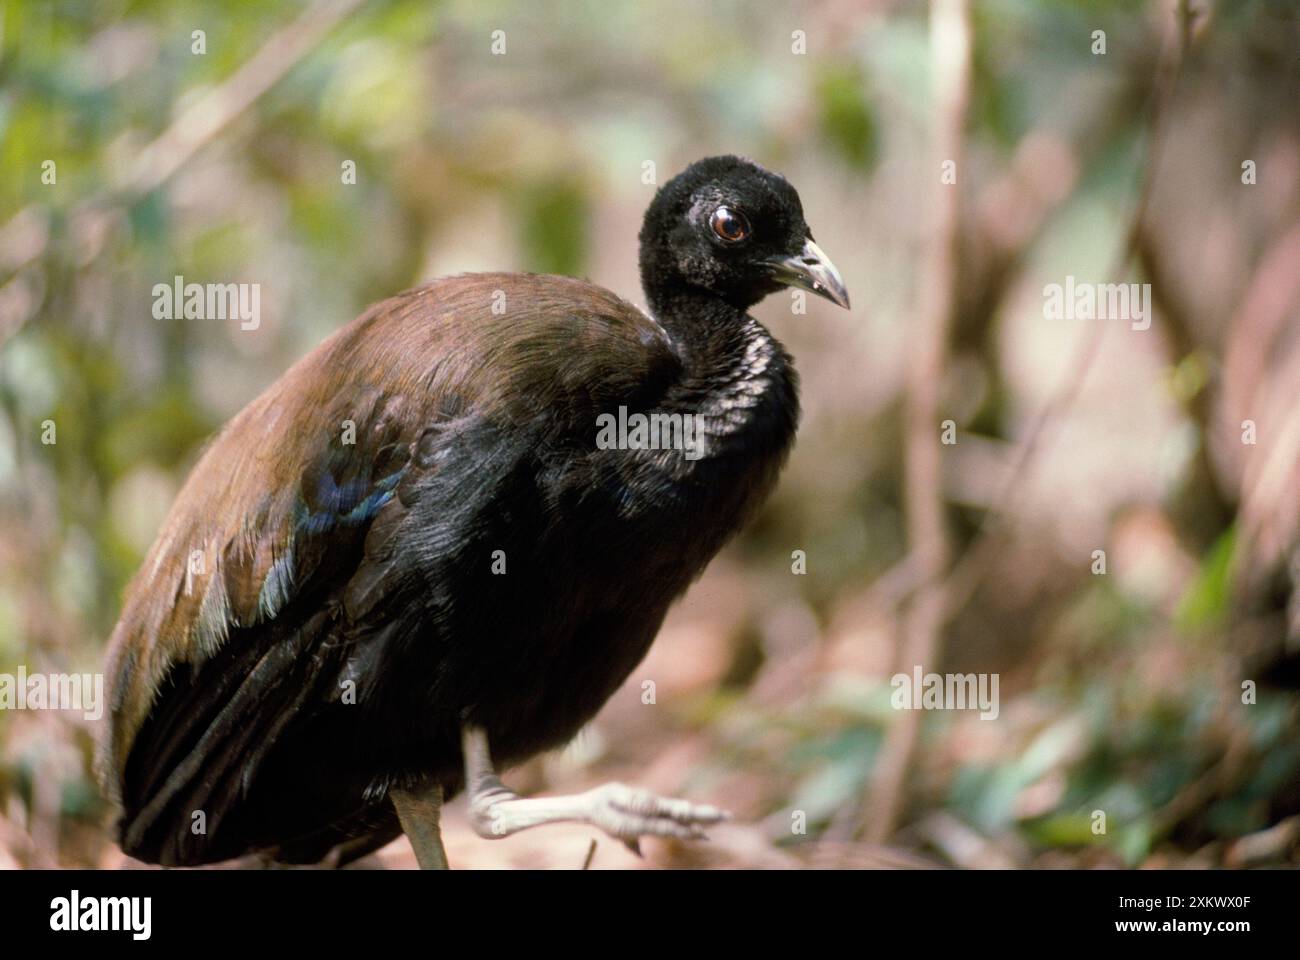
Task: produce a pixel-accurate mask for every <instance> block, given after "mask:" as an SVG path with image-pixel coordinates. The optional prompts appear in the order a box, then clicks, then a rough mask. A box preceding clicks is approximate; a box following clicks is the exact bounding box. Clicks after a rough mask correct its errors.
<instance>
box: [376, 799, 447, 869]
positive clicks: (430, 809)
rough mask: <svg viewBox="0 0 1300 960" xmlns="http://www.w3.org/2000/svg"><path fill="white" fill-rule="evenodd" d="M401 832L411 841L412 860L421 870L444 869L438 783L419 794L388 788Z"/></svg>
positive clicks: (444, 855)
mask: <svg viewBox="0 0 1300 960" xmlns="http://www.w3.org/2000/svg"><path fill="white" fill-rule="evenodd" d="M388 799H390V800H391V801H392V802H393V809H395V810H396V811H397V819H398V820H399V821H400V822H401V824H402V831H403V832H404V833H405V834H406V838H407V839H408V840H410V841H411V848H412V849H413V850H414V851H415V860H416V862H417V863H418V864H419V865H420V869H421V870H446V869H447V851H446V850H444V849H443V848H442V830H441V828H440V826H439V821H440V820H441V817H442V786H441V785H435V786H433V787H430V788H428V789H427V790H424V791H422V792H420V793H408V792H407V791H405V790H396V789H394V790H389V791H388Z"/></svg>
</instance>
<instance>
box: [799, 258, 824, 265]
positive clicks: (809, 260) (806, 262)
mask: <svg viewBox="0 0 1300 960" xmlns="http://www.w3.org/2000/svg"><path fill="white" fill-rule="evenodd" d="M803 263H804V266H805V267H815V266H817V264H819V263H821V261H820V260H818V259H817V258H816V257H804V258H803Z"/></svg>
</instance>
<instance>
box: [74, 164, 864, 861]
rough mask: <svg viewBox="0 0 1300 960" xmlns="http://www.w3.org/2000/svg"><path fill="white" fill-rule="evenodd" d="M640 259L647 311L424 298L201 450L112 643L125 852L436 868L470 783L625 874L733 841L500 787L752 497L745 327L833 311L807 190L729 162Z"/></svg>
mask: <svg viewBox="0 0 1300 960" xmlns="http://www.w3.org/2000/svg"><path fill="white" fill-rule="evenodd" d="M640 242H641V255H640V266H641V282H642V286H643V287H644V290H645V296H646V300H647V303H648V304H649V313H648V314H647V313H644V312H642V311H641V310H639V309H637V308H636V307H634V306H632V305H630V304H628V303H626V302H624V301H623V300H621V299H619V298H618V297H617V296H615V295H614V294H612V293H610V292H609V291H607V290H604V289H602V288H600V287H597V286H594V285H593V284H590V283H585V282H583V281H581V280H574V279H570V278H567V277H556V276H537V275H532V274H514V273H487V274H474V275H465V276H456V277H449V278H446V279H442V280H437V281H435V282H433V283H431V284H429V285H427V286H424V287H419V288H417V289H415V290H411V291H408V292H407V293H403V294H400V295H398V296H396V297H394V298H392V299H390V300H386V301H384V302H383V303H380V304H378V305H376V306H374V307H372V308H370V309H369V310H367V311H366V312H365V313H364V314H362V315H361V316H360V317H358V318H357V319H356V320H354V321H353V322H352V323H350V324H348V326H346V327H344V328H343V329H342V330H340V331H339V332H338V333H336V334H334V335H333V336H331V337H330V338H329V339H328V340H326V341H325V342H324V343H322V344H321V345H320V346H319V347H317V348H316V349H315V350H314V351H312V352H311V353H310V354H308V355H307V356H306V357H305V358H304V359H302V360H301V361H300V362H299V363H297V364H296V365H295V366H294V367H293V368H292V369H290V370H289V372H288V373H286V374H285V375H284V376H283V377H281V378H280V379H279V380H278V381H277V382H276V383H274V384H272V386H271V387H270V388H269V389H268V390H267V391H266V392H265V393H263V394H262V395H261V396H260V397H259V398H257V399H256V400H254V401H253V402H252V403H251V404H249V405H248V406H247V407H246V408H244V410H243V411H242V412H240V413H239V415H238V416H236V417H235V418H234V419H233V420H231V422H230V423H229V424H227V426H226V427H225V428H224V429H223V430H222V431H221V432H220V434H219V435H218V436H217V437H216V439H215V440H214V441H213V442H212V443H211V445H210V446H209V447H208V448H207V450H206V452H205V453H204V454H203V456H202V458H201V459H200V460H199V462H198V464H197V466H195V468H194V471H193V472H192V473H191V474H190V477H189V479H188V481H187V482H186V484H185V486H184V488H183V489H182V491H181V493H180V496H179V497H178V498H177V500H176V503H175V504H174V505H173V507H172V509H171V513H170V514H169V516H168V518H167V521H166V524H165V525H164V527H163V530H162V533H161V534H160V536H159V537H158V541H157V542H156V543H155V544H154V545H153V548H152V549H151V550H150V552H149V554H148V556H147V557H146V559H145V561H144V564H143V566H142V568H141V570H140V571H139V573H138V574H137V575H136V577H135V579H134V581H133V582H132V584H131V586H130V588H129V590H128V592H127V596H126V601H125V605H124V609H123V612H122V617H121V620H120V621H119V623H118V624H117V627H116V629H115V630H114V632H113V637H112V641H111V651H110V655H109V665H108V673H107V676H108V682H109V685H110V687H111V691H112V693H111V700H110V709H111V716H110V719H109V730H108V731H107V735H106V738H105V742H104V744H103V750H102V752H101V758H100V760H101V773H102V776H103V779H104V782H105V784H106V788H107V790H108V791H109V793H110V794H111V796H112V798H113V799H114V801H115V802H116V804H118V805H119V806H120V810H121V818H120V821H119V825H118V826H119V831H120V834H119V836H120V842H121V845H122V849H123V850H124V851H125V852H126V853H127V854H129V855H130V856H133V857H136V858H138V859H141V860H145V861H149V862H156V863H163V864H184V865H190V864H201V863H211V862H214V861H219V860H226V859H230V858H233V857H236V856H240V855H243V854H246V853H257V854H259V855H261V856H263V857H268V858H270V859H273V860H277V861H281V862H287V863H314V862H318V861H321V860H330V861H332V862H334V863H342V862H346V861H347V860H350V859H354V858H356V857H358V856H361V855H362V854H364V853H366V852H368V851H370V850H373V849H376V848H377V847H379V846H381V845H383V844H384V843H387V842H388V841H390V840H391V839H393V838H395V837H396V836H397V835H398V834H399V833H401V832H403V831H405V832H406V834H407V835H408V837H409V838H410V840H411V843H412V845H413V847H414V848H415V851H416V856H417V858H418V860H419V862H420V864H421V865H422V866H425V867H441V866H446V857H445V855H444V853H443V849H442V842H441V839H440V836H439V832H438V814H439V810H440V807H441V803H442V801H443V799H444V798H447V797H449V796H451V795H452V794H454V793H456V792H457V791H459V790H460V789H462V788H465V789H467V790H468V792H469V795H470V806H469V809H470V815H471V821H472V823H473V825H474V828H475V830H476V831H477V832H478V833H480V834H481V835H483V836H485V837H501V836H506V835H508V834H510V833H514V832H517V831H519V830H522V829H524V828H526V827H530V826H535V825H538V824H542V823H551V822H557V821H580V822H584V823H590V824H593V825H595V826H598V827H600V828H602V829H603V830H605V831H606V832H608V833H609V834H611V835H612V836H614V837H616V838H618V839H620V840H622V841H624V842H625V843H628V844H629V846H633V847H635V845H636V842H637V839H638V838H639V837H640V836H643V835H657V836H673V837H695V836H700V835H701V834H702V829H703V827H704V826H706V825H708V824H710V823H714V822H716V821H717V820H719V819H721V818H723V817H724V816H725V814H723V813H722V812H721V811H719V810H717V809H715V808H713V807H709V806H699V805H694V804H691V803H688V802H686V801H683V800H671V799H664V798H660V797H656V796H653V795H651V794H648V793H646V792H644V791H640V790H633V789H630V788H628V787H624V786H621V785H618V784H611V785H608V786H605V787H600V788H597V789H595V790H591V791H588V792H587V793H584V794H580V795H577V796H571V797H544V798H533V799H527V798H522V797H519V796H517V795H516V794H514V793H512V792H511V791H510V790H509V789H507V788H506V787H505V786H504V785H503V784H502V782H501V781H500V780H499V779H498V778H497V775H496V773H495V772H494V769H495V768H494V766H493V763H494V761H495V763H496V764H500V765H502V766H509V765H511V764H517V763H519V762H521V761H523V760H525V759H527V758H529V757H531V756H533V755H535V754H537V753H539V752H541V751H544V750H548V749H552V748H555V747H558V746H561V745H563V744H564V743H565V742H566V741H568V740H569V739H571V738H572V737H573V736H574V735H575V734H576V733H577V732H578V730H579V729H580V728H581V727H582V726H583V725H584V724H585V723H587V722H588V721H589V720H590V719H591V718H592V717H593V716H594V715H595V714H596V712H597V711H598V710H599V709H600V707H601V705H602V704H604V702H605V701H606V700H607V699H608V698H609V697H610V695H611V694H613V692H614V691H615V690H616V689H617V688H618V687H619V685H620V684H621V683H622V682H623V680H624V679H625V678H626V677H627V676H628V674H629V673H630V672H631V671H632V669H633V668H634V667H635V666H636V664H637V663H638V662H639V661H640V660H641V658H642V657H643V656H644V654H645V653H646V650H647V649H648V647H649V646H650V643H651V641H652V640H653V639H654V637H655V634H656V633H657V632H658V630H659V626H660V624H661V623H662V621H663V619H664V614H665V612H666V611H667V609H668V607H669V605H670V604H671V603H672V602H673V600H674V599H676V598H677V597H678V596H680V595H681V594H682V593H683V591H685V590H686V588H687V586H688V585H689V584H690V583H691V582H692V581H693V580H694V579H696V578H697V577H698V576H699V575H700V573H701V572H702V571H703V570H704V567H705V565H706V564H707V563H708V562H709V560H710V559H711V558H712V557H713V555H714V554H715V553H717V552H718V550H719V548H720V547H721V546H722V545H723V543H724V542H725V541H726V540H727V539H728V538H729V537H731V536H732V535H733V534H734V533H735V532H736V531H737V529H738V528H739V527H740V526H741V525H742V524H743V523H744V521H745V519H746V517H748V516H749V515H750V514H752V513H753V512H754V509H755V508H756V507H757V506H758V505H759V504H760V503H761V502H762V501H763V499H764V498H765V497H766V496H767V494H768V493H769V491H770V490H771V489H772V487H773V485H774V483H775V481H776V477H777V473H778V472H779V470H780V468H781V466H782V463H783V462H784V460H785V458H786V455H787V454H788V452H789V450H790V446H791V443H792V441H793V438H794V433H795V425H796V421H797V419H798V399H797V395H796V378H795V373H794V370H793V368H792V365H791V361H790V357H789V356H788V355H787V353H786V352H785V350H784V348H782V346H781V344H780V343H778V342H777V341H776V340H775V339H774V338H773V337H772V335H771V334H770V333H768V331H767V330H766V329H765V328H764V327H763V326H762V325H761V324H759V323H758V322H757V321H755V320H754V319H753V318H751V317H749V316H747V315H746V310H747V309H748V308H749V307H750V306H752V305H753V304H755V303H757V302H758V301H759V300H761V299H762V298H763V297H764V296H766V295H767V294H770V293H772V292H774V291H776V290H778V289H780V288H782V287H784V286H798V287H803V288H805V289H807V290H810V291H812V292H814V293H816V294H818V295H820V296H823V297H826V298H828V299H830V300H832V301H834V302H835V303H837V304H839V305H840V306H842V307H848V303H849V301H848V294H847V292H846V291H845V289H844V284H843V282H842V281H841V279H840V276H839V274H838V272H837V271H836V270H835V267H834V266H833V265H832V264H831V263H830V261H829V260H828V259H827V258H826V256H825V255H824V254H823V253H822V251H821V250H820V249H819V248H818V247H817V245H816V244H815V243H814V242H813V238H812V234H811V232H810V231H809V229H808V225H807V223H805V222H804V215H803V209H802V206H801V205H800V202H799V196H798V194H797V193H796V192H795V190H794V188H793V187H791V186H790V184H789V183H788V182H787V181H786V180H785V179H784V178H782V177H780V176H778V175H776V174H773V173H770V172H769V171H767V170H765V169H763V168H762V167H760V166H758V165H757V164H755V163H753V162H751V161H748V160H743V159H740V158H737V157H713V158H709V159H706V160H701V161H699V162H697V163H695V164H693V165H692V166H691V167H689V168H688V169H687V170H686V171H685V172H683V173H682V174H680V175H679V176H677V177H676V178H674V179H673V180H671V181H670V182H669V183H667V184H665V185H664V187H663V188H662V189H661V190H659V192H658V193H657V194H656V196H655V198H654V200H653V201H652V202H651V204H650V208H649V210H648V211H647V213H646V217H645V223H644V226H643V227H642V230H641V235H640ZM615 422H616V423H617V424H618V425H619V426H618V428H617V429H612V428H611V426H610V425H611V424H612V423H615ZM647 424H648V425H649V426H648V427H647ZM489 747H490V750H491V757H489Z"/></svg>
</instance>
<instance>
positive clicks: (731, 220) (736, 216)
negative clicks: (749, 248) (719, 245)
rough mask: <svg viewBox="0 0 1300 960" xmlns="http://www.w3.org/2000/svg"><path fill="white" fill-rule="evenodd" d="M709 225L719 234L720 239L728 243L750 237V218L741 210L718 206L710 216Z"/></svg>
mask: <svg viewBox="0 0 1300 960" xmlns="http://www.w3.org/2000/svg"><path fill="white" fill-rule="evenodd" d="M709 226H711V227H712V228H713V232H714V233H716V234H717V235H718V239H720V240H725V241H726V242H727V243H739V242H740V241H741V240H748V239H749V220H748V219H746V217H745V215H744V214H743V213H741V212H740V211H739V210H731V209H729V208H727V207H718V209H716V210H714V211H713V216H711V217H710V218H709Z"/></svg>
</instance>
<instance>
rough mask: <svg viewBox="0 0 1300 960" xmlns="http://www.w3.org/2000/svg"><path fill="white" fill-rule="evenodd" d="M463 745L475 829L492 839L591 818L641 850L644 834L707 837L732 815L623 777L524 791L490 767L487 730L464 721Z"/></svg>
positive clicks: (471, 817)
mask: <svg viewBox="0 0 1300 960" xmlns="http://www.w3.org/2000/svg"><path fill="white" fill-rule="evenodd" d="M461 747H462V749H463V751H464V754H465V788H466V790H468V791H469V818H470V823H471V824H472V825H473V827H474V832H475V833H477V834H478V835H479V836H480V837H487V838H488V839H489V840H493V839H499V838H501V837H508V836H510V834H512V833H518V832H519V831H520V830H527V829H528V828H529V827H537V826H541V825H542V824H544V823H589V824H591V825H592V826H594V827H599V828H600V829H602V830H604V831H605V832H606V833H608V834H609V835H610V836H611V837H613V838H614V839H616V840H621V841H622V842H623V843H624V844H626V845H627V846H628V848H629V849H631V850H632V851H633V852H634V853H637V854H639V853H640V852H641V850H640V847H639V844H638V839H639V838H640V837H643V836H647V835H649V836H654V837H679V838H681V839H684V840H690V839H698V838H703V837H704V827H705V826H707V825H709V824H713V823H718V822H719V821H722V820H726V819H727V818H728V817H729V816H730V814H728V813H727V812H726V811H724V810H719V809H718V808H717V807H711V806H708V805H696V804H693V803H689V802H687V801H685V800H671V799H667V798H665V797H658V796H655V795H654V794H653V793H649V792H648V791H645V790H635V789H633V788H631V787H626V786H624V785H623V784H621V783H607V784H605V785H604V786H601V787H596V788H594V789H592V790H588V791H587V792H586V793H578V794H572V795H570V796H563V797H520V796H519V795H518V794H516V793H514V792H513V791H511V790H510V789H509V788H508V787H506V786H505V784H503V783H502V782H501V779H500V778H499V777H498V776H497V775H496V771H495V770H493V769H492V757H491V755H490V754H489V752H488V739H487V731H485V730H484V729H483V728H482V727H475V726H472V725H470V724H465V725H464V726H463V727H462V728H461Z"/></svg>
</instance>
